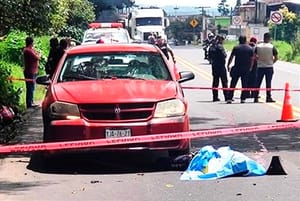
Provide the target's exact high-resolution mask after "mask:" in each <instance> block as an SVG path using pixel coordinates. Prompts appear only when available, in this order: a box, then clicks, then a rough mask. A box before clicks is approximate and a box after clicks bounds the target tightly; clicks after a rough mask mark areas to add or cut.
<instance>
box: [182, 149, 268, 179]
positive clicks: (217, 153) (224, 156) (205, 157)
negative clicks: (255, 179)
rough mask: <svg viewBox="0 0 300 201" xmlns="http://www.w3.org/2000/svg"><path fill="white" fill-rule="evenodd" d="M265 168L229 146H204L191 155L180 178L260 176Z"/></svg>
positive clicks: (264, 171)
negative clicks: (216, 147)
mask: <svg viewBox="0 0 300 201" xmlns="http://www.w3.org/2000/svg"><path fill="white" fill-rule="evenodd" d="M265 174H266V169H265V168H264V167H263V166H261V165H260V164H258V163H257V162H255V161H254V160H252V159H250V158H248V157H247V156H245V155H244V154H242V153H240V152H237V151H234V150H232V149H231V148H230V147H229V146H225V147H220V148H218V149H217V150H216V149H215V148H214V147H212V146H205V147H202V148H201V149H200V151H199V152H198V153H197V154H196V155H195V156H194V157H193V159H192V160H191V162H190V163H189V166H188V168H187V170H186V171H185V172H183V174H182V175H181V177H180V180H209V179H218V178H223V177H228V176H235V175H242V176H262V175H265Z"/></svg>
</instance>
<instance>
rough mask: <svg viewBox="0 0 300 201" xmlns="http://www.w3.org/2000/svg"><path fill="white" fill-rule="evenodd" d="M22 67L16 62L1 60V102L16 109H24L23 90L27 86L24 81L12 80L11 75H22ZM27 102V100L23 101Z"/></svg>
mask: <svg viewBox="0 0 300 201" xmlns="http://www.w3.org/2000/svg"><path fill="white" fill-rule="evenodd" d="M21 75H23V72H22V68H20V66H18V65H16V64H12V63H9V62H6V61H0V94H1V99H0V104H3V105H7V106H10V107H12V108H13V109H14V110H16V111H19V110H24V105H23V106H22V104H21V97H22V96H21V92H22V91H23V89H24V88H25V83H24V82H16V81H11V80H9V79H8V78H9V77H10V76H18V77H21ZM22 102H25V101H22Z"/></svg>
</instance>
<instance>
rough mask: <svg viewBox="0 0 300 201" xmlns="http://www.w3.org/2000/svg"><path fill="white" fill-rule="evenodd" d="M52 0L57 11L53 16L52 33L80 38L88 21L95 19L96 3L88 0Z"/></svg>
mask: <svg viewBox="0 0 300 201" xmlns="http://www.w3.org/2000/svg"><path fill="white" fill-rule="evenodd" d="M52 1H54V4H55V6H56V11H55V12H53V13H52V16H51V23H52V29H51V33H52V34H58V35H59V36H71V37H72V38H75V39H77V40H80V39H81V37H82V34H83V31H84V30H85V29H87V27H88V26H87V25H88V23H89V22H92V21H94V20H95V13H94V5H93V4H92V3H91V2H90V1H88V0H52Z"/></svg>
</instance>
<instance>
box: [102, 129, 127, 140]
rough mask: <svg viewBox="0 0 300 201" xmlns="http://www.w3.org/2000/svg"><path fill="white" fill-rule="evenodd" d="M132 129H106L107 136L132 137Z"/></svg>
mask: <svg viewBox="0 0 300 201" xmlns="http://www.w3.org/2000/svg"><path fill="white" fill-rule="evenodd" d="M130 136H131V130H130V129H129V128H126V129H105V137H106V138H117V137H130Z"/></svg>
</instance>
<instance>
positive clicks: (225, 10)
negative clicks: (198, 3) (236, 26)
mask: <svg viewBox="0 0 300 201" xmlns="http://www.w3.org/2000/svg"><path fill="white" fill-rule="evenodd" d="M218 12H219V13H220V14H221V16H228V15H229V13H230V11H229V5H228V4H227V0H221V2H220V3H219V4H218Z"/></svg>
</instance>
